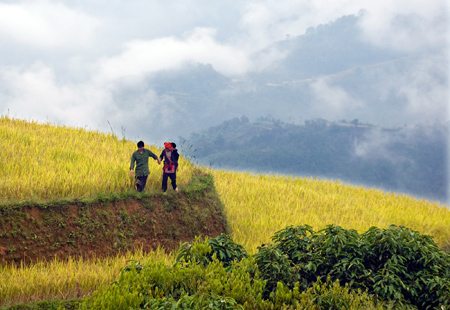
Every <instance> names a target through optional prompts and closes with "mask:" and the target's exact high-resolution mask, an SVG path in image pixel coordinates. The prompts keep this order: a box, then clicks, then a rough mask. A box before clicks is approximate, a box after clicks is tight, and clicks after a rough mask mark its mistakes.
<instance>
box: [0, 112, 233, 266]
mask: <svg viewBox="0 0 450 310" xmlns="http://www.w3.org/2000/svg"><path fill="white" fill-rule="evenodd" d="M0 133H1V134H0V135H1V137H0V141H1V142H0V144H1V148H2V152H1V155H0V163H1V166H2V168H3V167H4V169H1V171H0V180H1V183H0V197H1V198H0V264H4V263H16V264H21V263H32V262H35V261H42V260H49V259H52V258H59V259H67V258H68V257H83V258H89V257H106V256H114V255H117V254H118V253H122V252H125V251H135V250H138V249H143V250H144V251H149V250H152V249H155V248H157V247H160V246H162V247H163V248H165V249H166V250H172V249H174V248H176V247H177V246H178V244H179V242H181V241H189V240H192V239H193V238H194V237H195V236H198V235H209V236H216V235H218V234H220V233H222V232H225V231H226V221H225V218H224V217H223V210H222V205H221V202H220V201H219V199H218V197H217V194H216V192H215V189H214V185H213V181H212V177H211V176H209V175H206V174H205V173H203V172H201V171H199V170H198V169H197V170H195V169H194V167H193V166H192V165H191V164H190V162H189V161H186V160H184V159H183V158H181V160H180V169H179V173H180V177H179V184H180V188H181V191H180V193H178V194H172V193H170V192H169V193H168V194H164V195H163V194H162V193H161V192H160V184H161V183H160V182H161V174H162V173H161V172H160V167H157V165H156V164H155V163H153V164H152V167H151V176H150V178H149V182H148V183H149V184H148V187H147V190H146V191H145V192H144V193H137V192H136V191H135V190H134V189H133V182H132V180H131V179H130V177H129V176H128V170H129V158H130V155H131V153H132V152H133V151H134V150H135V149H136V147H135V146H134V143H132V142H130V141H126V140H120V139H118V138H117V137H115V136H113V135H105V134H102V133H98V132H92V131H87V130H84V129H72V128H66V127H57V126H52V125H45V124H37V123H30V122H26V121H20V120H12V119H8V118H0ZM151 148H152V149H153V151H154V152H155V153H158V149H157V148H155V147H151Z"/></svg>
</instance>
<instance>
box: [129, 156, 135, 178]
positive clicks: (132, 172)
mask: <svg viewBox="0 0 450 310" xmlns="http://www.w3.org/2000/svg"><path fill="white" fill-rule="evenodd" d="M135 163H136V158H135V157H134V153H133V154H132V155H131V161H130V175H131V176H133V174H134V164H135Z"/></svg>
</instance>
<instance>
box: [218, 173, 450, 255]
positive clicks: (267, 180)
mask: <svg viewBox="0 0 450 310" xmlns="http://www.w3.org/2000/svg"><path fill="white" fill-rule="evenodd" d="M211 173H212V174H213V176H214V179H215V185H216V189H217V192H218V193H219V195H220V198H221V200H222V202H223V203H224V206H225V213H226V216H227V220H228V224H229V225H230V229H231V231H232V234H233V238H234V240H235V241H236V242H238V243H240V244H242V245H244V246H245V247H246V248H247V249H248V250H250V251H252V252H253V251H254V250H255V249H256V247H257V246H258V245H260V244H262V243H267V242H268V241H269V238H270V237H271V236H272V235H273V234H274V232H276V231H278V230H280V229H282V228H284V227H286V226H288V225H303V224H309V225H311V226H313V227H314V228H315V229H320V228H323V227H325V226H326V225H328V224H336V225H340V226H342V227H345V228H353V229H356V230H357V231H359V232H363V231H366V230H367V229H368V228H369V227H371V226H377V227H380V228H384V227H387V226H389V225H390V224H396V225H403V226H407V227H409V228H411V229H414V230H417V231H419V232H422V233H425V234H429V235H431V236H433V238H434V240H435V241H436V242H437V243H438V244H439V245H440V246H441V247H443V248H444V249H447V250H450V209H448V208H447V207H446V206H443V205H440V204H438V203H433V202H430V201H426V200H418V199H415V198H412V197H408V196H405V195H397V194H392V193H385V192H382V191H379V190H374V189H368V188H364V187H357V186H349V185H344V184H342V183H340V182H332V181H323V180H315V179H308V178H290V177H277V176H265V175H253V174H249V173H240V172H227V171H216V170H211Z"/></svg>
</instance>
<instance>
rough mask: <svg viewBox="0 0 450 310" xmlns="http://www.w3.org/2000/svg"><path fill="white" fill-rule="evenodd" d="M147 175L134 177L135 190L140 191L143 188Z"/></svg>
mask: <svg viewBox="0 0 450 310" xmlns="http://www.w3.org/2000/svg"><path fill="white" fill-rule="evenodd" d="M147 177H148V175H143V176H138V177H136V190H137V191H138V192H142V191H143V190H144V188H145V184H146V183H147Z"/></svg>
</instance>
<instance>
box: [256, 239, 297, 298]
mask: <svg viewBox="0 0 450 310" xmlns="http://www.w3.org/2000/svg"><path fill="white" fill-rule="evenodd" d="M255 260H256V264H257V265H258V269H259V271H260V272H261V277H262V278H263V279H264V280H266V281H267V284H266V288H265V291H264V296H265V297H267V296H268V295H269V293H270V292H272V291H273V290H275V288H276V287H277V283H279V282H283V283H284V284H286V285H288V286H292V285H293V284H294V282H295V280H296V278H295V273H294V270H293V268H292V267H291V264H290V263H291V262H290V260H289V258H288V256H287V255H286V254H284V253H283V252H282V251H281V250H279V249H277V248H275V247H273V246H262V247H259V248H258V253H257V254H256V255H255Z"/></svg>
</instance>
